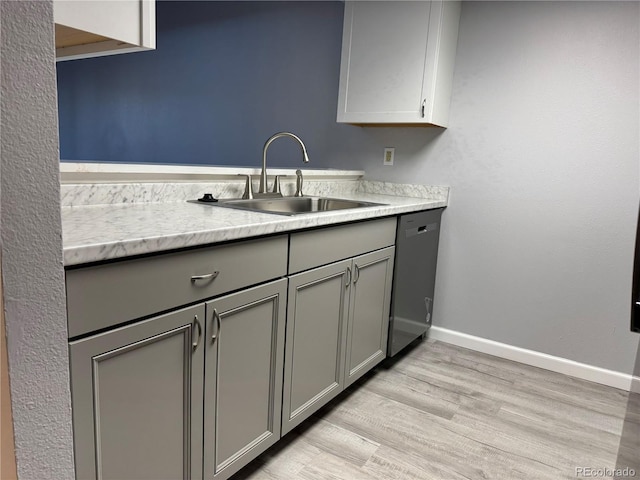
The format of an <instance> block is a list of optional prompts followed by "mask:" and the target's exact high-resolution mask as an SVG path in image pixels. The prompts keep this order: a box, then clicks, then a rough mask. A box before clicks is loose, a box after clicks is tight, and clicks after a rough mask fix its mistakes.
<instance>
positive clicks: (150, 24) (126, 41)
mask: <svg viewBox="0 0 640 480" xmlns="http://www.w3.org/2000/svg"><path fill="white" fill-rule="evenodd" d="M155 9H156V6H155V0H118V1H109V0H54V2H53V19H54V22H55V32H56V59H57V60H58V61H61V60H75V59H79V58H89V57H98V56H103V55H112V54H116V53H128V52H137V51H144V50H150V49H154V48H155V47H156V11H155Z"/></svg>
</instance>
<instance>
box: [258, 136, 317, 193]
mask: <svg viewBox="0 0 640 480" xmlns="http://www.w3.org/2000/svg"><path fill="white" fill-rule="evenodd" d="M280 137H291V138H293V139H294V140H296V141H297V142H298V143H299V144H300V147H301V148H302V161H303V162H304V163H308V162H309V155H308V154H307V147H305V146H304V143H303V142H302V140H300V137H298V136H297V135H294V134H293V133H290V132H280V133H276V134H275V135H272V136H271V137H270V138H269V140H267V141H266V142H265V144H264V148H263V149H262V173H261V174H260V193H267V149H268V148H269V145H271V143H272V142H273V141H274V140H275V139H277V138H280Z"/></svg>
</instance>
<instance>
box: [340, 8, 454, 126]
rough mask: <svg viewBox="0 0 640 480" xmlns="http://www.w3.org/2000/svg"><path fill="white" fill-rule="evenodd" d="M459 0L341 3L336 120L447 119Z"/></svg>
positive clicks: (399, 121) (429, 122)
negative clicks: (342, 28)
mask: <svg viewBox="0 0 640 480" xmlns="http://www.w3.org/2000/svg"><path fill="white" fill-rule="evenodd" d="M459 17H460V2H454V1H444V2H443V1H434V2H428V1H347V2H345V14H344V31H343V37H342V62H341V66H340V90H339V95H338V116H337V120H338V122H342V123H354V124H424V125H437V126H447V123H448V117H449V103H450V98H451V82H452V78H453V67H454V59H455V51H456V45H457V40H458V21H459Z"/></svg>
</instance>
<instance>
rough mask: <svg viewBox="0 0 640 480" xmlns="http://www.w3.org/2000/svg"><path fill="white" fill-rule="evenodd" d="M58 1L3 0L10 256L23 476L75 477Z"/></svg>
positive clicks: (9, 323) (4, 190) (5, 212)
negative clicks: (56, 44)
mask: <svg viewBox="0 0 640 480" xmlns="http://www.w3.org/2000/svg"><path fill="white" fill-rule="evenodd" d="M52 6H53V4H52V1H51V0H37V1H32V2H29V1H19V2H17V1H0V13H1V27H0V28H1V31H2V36H1V50H0V52H1V55H0V62H1V63H0V71H1V76H2V84H1V86H2V91H1V97H0V106H1V112H2V117H1V119H2V126H1V130H0V141H1V157H0V159H1V163H0V167H1V172H2V174H1V176H0V181H1V182H2V183H1V187H0V192H1V202H0V221H1V227H2V228H1V240H2V243H1V245H2V247H1V248H2V255H1V257H2V276H3V284H4V292H3V293H4V307H5V319H6V327H7V331H6V334H7V342H8V345H7V350H8V353H9V375H10V381H11V400H12V407H13V418H14V429H15V442H16V459H17V463H18V476H19V478H20V479H23V480H52V479H56V480H65V479H72V478H74V470H73V450H72V448H73V447H72V433H71V399H70V393H69V365H68V361H69V359H68V351H67V332H66V312H65V296H64V280H63V269H62V233H61V226H60V200H59V199H60V185H59V172H58V169H59V167H58V131H57V130H58V128H57V122H58V119H57V102H56V80H55V68H54V67H55V65H54V47H53V10H52ZM3 428H4V426H3Z"/></svg>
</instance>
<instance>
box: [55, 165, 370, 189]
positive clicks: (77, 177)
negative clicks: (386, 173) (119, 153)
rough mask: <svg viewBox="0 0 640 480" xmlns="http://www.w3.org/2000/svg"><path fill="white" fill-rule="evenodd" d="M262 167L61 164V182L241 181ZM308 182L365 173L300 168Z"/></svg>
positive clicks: (285, 171)
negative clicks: (240, 178) (241, 177)
mask: <svg viewBox="0 0 640 480" xmlns="http://www.w3.org/2000/svg"><path fill="white" fill-rule="evenodd" d="M261 170H262V168H261V167H259V166H256V167H221V166H211V165H206V166H196V165H158V164H134V163H92V162H65V161H62V162H60V181H61V183H63V184H69V183H107V182H132V181H136V182H154V181H159V180H162V181H167V180H172V181H177V182H179V181H198V180H200V181H212V180H237V179H238V175H260V172H261ZM300 170H302V174H303V175H304V176H305V179H310V180H311V179H313V177H320V178H322V179H323V180H325V179H330V178H335V179H343V180H354V179H360V178H362V177H363V176H364V173H365V172H364V171H363V170H334V169H313V168H300ZM295 172H296V168H277V167H276V168H268V169H267V173H268V174H269V176H273V175H290V176H294V177H295Z"/></svg>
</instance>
